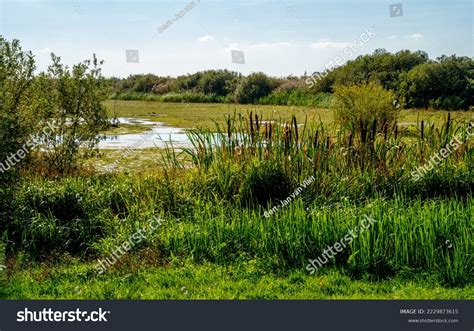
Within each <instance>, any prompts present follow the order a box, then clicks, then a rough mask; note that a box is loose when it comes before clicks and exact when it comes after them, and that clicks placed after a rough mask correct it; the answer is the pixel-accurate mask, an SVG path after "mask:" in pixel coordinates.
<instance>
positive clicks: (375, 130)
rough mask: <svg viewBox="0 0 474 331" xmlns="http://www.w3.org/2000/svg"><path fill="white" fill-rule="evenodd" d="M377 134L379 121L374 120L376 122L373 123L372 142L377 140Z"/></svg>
mask: <svg viewBox="0 0 474 331" xmlns="http://www.w3.org/2000/svg"><path fill="white" fill-rule="evenodd" d="M376 133H377V119H376V118H374V121H373V122H372V133H371V135H370V140H371V141H374V140H375V135H376Z"/></svg>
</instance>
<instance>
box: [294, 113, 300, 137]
mask: <svg viewBox="0 0 474 331" xmlns="http://www.w3.org/2000/svg"><path fill="white" fill-rule="evenodd" d="M293 126H294V127H295V139H296V142H298V140H299V139H298V138H299V137H298V123H297V122H296V116H294V115H293Z"/></svg>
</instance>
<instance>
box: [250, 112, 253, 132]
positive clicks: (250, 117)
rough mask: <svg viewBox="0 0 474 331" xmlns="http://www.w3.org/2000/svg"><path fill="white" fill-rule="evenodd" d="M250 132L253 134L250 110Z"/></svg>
mask: <svg viewBox="0 0 474 331" xmlns="http://www.w3.org/2000/svg"><path fill="white" fill-rule="evenodd" d="M250 134H251V135H252V136H253V119H252V112H250Z"/></svg>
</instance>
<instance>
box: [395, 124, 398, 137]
mask: <svg viewBox="0 0 474 331" xmlns="http://www.w3.org/2000/svg"><path fill="white" fill-rule="evenodd" d="M397 138H398V125H397V123H395V140H397Z"/></svg>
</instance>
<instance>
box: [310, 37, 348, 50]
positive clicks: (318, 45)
mask: <svg viewBox="0 0 474 331" xmlns="http://www.w3.org/2000/svg"><path fill="white" fill-rule="evenodd" d="M349 45H350V43H347V42H337V41H330V40H327V39H321V40H320V41H317V42H315V43H312V44H311V48H315V49H327V48H344V47H348V46H349Z"/></svg>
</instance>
